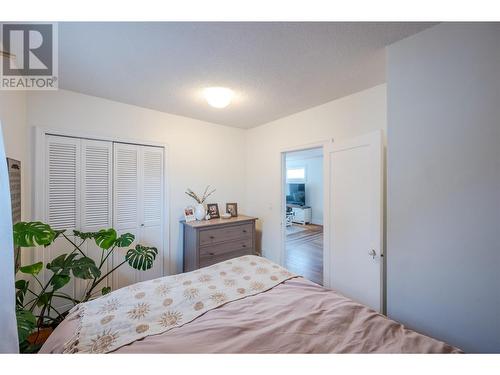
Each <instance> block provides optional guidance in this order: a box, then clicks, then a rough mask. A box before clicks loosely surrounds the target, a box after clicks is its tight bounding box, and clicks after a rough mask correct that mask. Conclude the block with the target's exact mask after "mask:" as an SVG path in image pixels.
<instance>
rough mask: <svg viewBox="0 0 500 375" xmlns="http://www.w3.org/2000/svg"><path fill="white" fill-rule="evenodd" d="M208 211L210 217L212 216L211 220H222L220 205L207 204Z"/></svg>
mask: <svg viewBox="0 0 500 375" xmlns="http://www.w3.org/2000/svg"><path fill="white" fill-rule="evenodd" d="M207 211H208V216H210V219H218V218H220V215H219V205H218V204H217V203H209V204H207Z"/></svg>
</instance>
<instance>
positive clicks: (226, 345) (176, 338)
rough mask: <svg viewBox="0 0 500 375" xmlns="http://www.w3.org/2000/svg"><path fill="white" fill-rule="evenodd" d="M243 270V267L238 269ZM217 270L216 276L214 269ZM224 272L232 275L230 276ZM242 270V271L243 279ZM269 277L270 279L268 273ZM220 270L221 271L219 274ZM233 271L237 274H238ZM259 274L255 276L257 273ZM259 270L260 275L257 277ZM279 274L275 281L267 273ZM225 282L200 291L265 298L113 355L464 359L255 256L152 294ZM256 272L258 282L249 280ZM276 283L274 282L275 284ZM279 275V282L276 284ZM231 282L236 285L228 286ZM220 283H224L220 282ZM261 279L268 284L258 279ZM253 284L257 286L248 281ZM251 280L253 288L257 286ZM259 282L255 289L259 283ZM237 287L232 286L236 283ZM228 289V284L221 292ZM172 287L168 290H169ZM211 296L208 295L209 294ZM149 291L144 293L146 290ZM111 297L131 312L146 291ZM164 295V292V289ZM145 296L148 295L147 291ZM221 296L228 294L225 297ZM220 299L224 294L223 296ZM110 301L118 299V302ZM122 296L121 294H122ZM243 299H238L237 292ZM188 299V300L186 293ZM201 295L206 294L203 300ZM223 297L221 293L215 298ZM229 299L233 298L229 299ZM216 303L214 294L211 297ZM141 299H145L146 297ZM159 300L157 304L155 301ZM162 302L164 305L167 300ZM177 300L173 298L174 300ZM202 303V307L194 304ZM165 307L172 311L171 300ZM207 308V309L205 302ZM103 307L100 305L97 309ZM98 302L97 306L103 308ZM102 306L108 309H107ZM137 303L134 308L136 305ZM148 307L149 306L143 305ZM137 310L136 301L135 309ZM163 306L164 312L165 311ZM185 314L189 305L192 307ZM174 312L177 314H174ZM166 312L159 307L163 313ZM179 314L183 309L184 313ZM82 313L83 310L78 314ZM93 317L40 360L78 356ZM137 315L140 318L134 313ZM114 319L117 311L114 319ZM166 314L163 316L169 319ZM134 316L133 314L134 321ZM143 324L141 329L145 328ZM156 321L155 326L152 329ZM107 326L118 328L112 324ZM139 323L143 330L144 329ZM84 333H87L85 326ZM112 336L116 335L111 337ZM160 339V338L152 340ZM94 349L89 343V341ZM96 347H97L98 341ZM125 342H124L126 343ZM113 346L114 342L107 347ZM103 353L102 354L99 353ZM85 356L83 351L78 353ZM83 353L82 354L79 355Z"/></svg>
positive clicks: (235, 302) (59, 336) (76, 317)
mask: <svg viewBox="0 0 500 375" xmlns="http://www.w3.org/2000/svg"><path fill="white" fill-rule="evenodd" d="M240 264H244V265H245V267H246V268H245V267H240V266H239V265H240ZM213 267H215V268H213ZM224 267H226V268H224ZM241 269H243V271H241ZM264 269H266V270H268V271H266V272H264V271H262V270H264ZM221 270H222V271H221ZM233 270H239V271H240V272H238V273H236V272H233ZM254 270H255V271H254ZM259 270H261V271H260V272H261V273H259ZM269 270H270V271H271V272H275V273H269V272H270V271H269ZM210 272H211V274H212V275H215V274H217V275H218V274H221V275H224V277H223V280H222V279H221V284H220V285H222V286H218V285H219V284H216V283H215V282H214V280H213V278H212V281H208V282H205V281H204V282H201V281H200V284H199V285H197V286H196V288H198V289H199V290H201V288H202V286H203V285H205V286H206V290H207V291H209V293H213V291H214V290H220V289H223V288H224V285H226V284H228V283H227V282H226V280H232V282H231V283H229V284H232V285H231V288H235V290H239V292H241V291H242V290H243V289H245V288H241V287H240V288H237V289H236V286H238V285H240V286H241V285H243V284H242V283H244V282H245V280H246V282H248V283H250V284H248V288H247V289H248V291H247V292H250V285H256V283H257V284H258V283H260V284H261V285H260V286H262V288H261V290H255V291H253V292H252V293H251V294H249V295H242V296H239V297H237V298H227V299H226V300H225V301H223V300H220V301H217V303H215V302H214V305H213V306H212V305H211V306H207V308H206V311H205V310H200V313H199V314H198V315H196V316H194V315H193V316H194V318H188V317H187V316H186V315H185V316H186V320H185V321H184V322H182V324H180V323H179V324H177V325H175V326H173V327H170V329H168V330H167V329H164V332H152V334H143V336H144V337H140V336H136V337H135V338H134V337H132V338H130V339H129V341H130V342H129V343H126V344H123V342H122V344H117V345H116V346H115V347H110V348H109V349H108V350H107V351H105V352H109V353H460V352H461V351H460V350H459V349H458V348H455V347H453V346H450V345H448V344H446V343H444V342H441V341H438V340H435V339H433V338H431V337H428V336H425V335H422V334H419V333H417V332H415V331H412V330H410V329H408V328H405V327H404V326H403V325H401V324H399V323H397V322H395V321H393V320H391V319H388V318H387V317H385V316H383V315H381V314H379V313H377V312H375V311H373V310H371V309H370V308H368V307H366V306H363V305H361V304H359V303H356V302H354V301H352V300H350V299H348V298H346V297H344V296H342V295H341V294H339V293H337V292H335V291H333V290H329V289H326V288H323V287H321V286H319V285H317V284H315V283H313V282H311V281H308V280H306V279H304V278H302V277H299V276H296V275H293V274H291V273H289V272H287V271H286V270H284V269H282V268H281V267H279V266H278V265H275V264H274V263H272V262H270V261H268V260H266V259H265V258H257V257H253V256H245V257H241V258H236V259H234V260H232V261H231V262H224V263H223V264H222V263H221V264H217V265H215V266H211V267H207V268H206V269H201V270H198V271H195V272H191V273H187V274H181V275H180V276H177V277H176V276H169V277H166V278H162V279H158V280H154V281H153V282H152V284H150V286H151V287H153V286H154V285H159V286H156V287H155V288H156V289H154V290H156V291H158V289H159V288H160V286H161V285H164V284H162V283H164V282H165V280H166V281H167V282H168V285H169V289H168V293H167V294H168V295H167V297H168V296H171V295H175V293H176V292H175V290H176V288H177V289H178V290H179V292H183V295H184V296H185V295H186V291H187V290H188V289H186V288H187V287H188V286H189V287H192V286H193V284H191V281H192V280H203V279H208V278H209V276H208V275H210ZM250 272H252V276H251V277H250V276H249V273H250ZM269 275H271V276H269ZM274 275H280V276H279V277H275V276H274ZM228 277H231V278H230V279H228ZM221 278H222V276H221ZM256 278H262V279H258V280H257V279H256ZM264 278H265V279H266V280H271V279H272V280H274V281H271V282H272V283H274V284H269V285H271V286H269V285H268V284H266V286H265V287H264V286H263V284H262V283H261V282H260V281H259V280H264ZM250 279H251V280H250ZM252 280H253V281H252ZM255 280H257V281H255ZM233 281H234V282H233ZM188 283H189V284H191V285H189V284H188ZM223 283H224V284H223ZM165 285H166V284H165ZM212 287H213V290H212V291H210V288H212ZM142 288H143V289H144V288H146V286H143V287H142ZM122 289H125V290H120V292H119V291H116V292H113V293H116V294H115V296H114V297H113V296H109V297H106V296H105V297H106V298H107V301H108V305H109V301H113V300H114V301H117V300H120V301H121V302H122V303H123V304H127V303H128V302H129V299H134V295H135V296H138V295H143V294H145V293H142V292H139V293H138V292H137V291H138V290H140V289H141V287H140V286H132V287H128V288H122ZM160 289H161V288H160ZM145 290H147V289H145ZM151 290H153V289H151ZM222 292H224V293H225V292H226V291H225V290H222ZM222 292H219V295H220V294H223V293H222ZM113 293H112V294H113ZM120 293H121V294H120ZM235 293H238V292H235ZM188 294H189V293H188ZM200 294H203V293H201V292H200ZM216 294H217V293H216ZM226 294H227V296H229V297H230V292H228V293H226ZM212 295H213V294H212ZM207 296H208V294H207ZM141 298H142V297H141ZM152 298H155V300H156V299H158V298H159V297H158V296H156V297H152ZM162 298H163V297H162ZM203 298H204V297H203V296H202V295H197V296H196V298H195V299H186V303H188V305H189V304H191V305H189V306H195V308H196V306H199V304H200V303H201V302H200V301H205V300H203ZM174 299H175V298H174ZM195 300H198V302H195ZM165 301H170V302H169V303H170V304H171V303H172V298H167V299H165ZM206 301H209V297H207V299H206ZM97 302H99V301H97ZM97 302H96V303H97ZM101 303H102V302H101ZM134 303H135V305H134ZM141 303H142V304H143V306H144V302H141ZM132 305H134V306H137V303H136V301H134V302H133V303H132V302H131V303H130V306H132ZM159 306H160V305H159ZM186 306H187V305H186ZM170 307H171V306H170ZM159 308H160V307H159ZM178 309H181V307H178ZM77 310H78V309H77ZM82 310H83V311H86V310H88V311H91V308H90V306H88V307H86V308H85V309H82V308H80V314H78V313H75V312H73V313H71V314H70V315H69V316H68V318H67V319H65V320H64V321H63V322H62V323H61V324H60V325H59V326H58V327H57V329H56V330H55V331H54V333H53V334H52V335H51V336H50V337H49V338H48V340H47V341H46V342H45V344H44V346H43V347H42V349H41V351H40V353H63V352H75V351H71V350H68V347H70V346H71V343H72V344H73V346H74V344H75V342H76V343H78V342H82V341H84V340H85V337H84V336H82V335H84V329H82V314H81V311H82ZM134 311H135V310H134ZM114 313H115V315H117V314H118V310H116V311H114ZM99 314H102V307H101V308H100V310H96V315H95V317H96V318H95V319H97V318H99V319H101V321H103V320H106V318H102V315H99ZM164 315H165V313H163V315H162V316H164ZM136 318H137V316H134V317H133V323H127V320H126V319H125V318H123V321H121V322H120V321H119V320H118V318H115V321H116V323H115V327H120V326H122V327H123V326H125V329H126V326H127V324H137V323H138V322H139V321H140V319H136ZM89 319H91V318H89ZM128 319H132V318H130V311H129V318H128ZM144 319H146V318H144V317H143V322H144ZM157 320H158V319H152V320H151V323H154V322H155V321H157ZM106 324H112V322H111V323H106ZM144 325H145V324H144V323H141V324H140V325H138V326H137V327H140V326H144ZM83 327H85V325H83ZM106 332H110V330H108V331H106ZM153 333H154V334H153ZM89 342H91V341H90V340H89ZM92 342H95V340H93V341H92ZM124 342H125V341H124ZM107 343H108V344H109V342H107ZM101 349H102V348H101ZM80 351H81V350H80ZM76 352H78V350H77V351H76Z"/></svg>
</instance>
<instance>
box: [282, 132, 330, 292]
mask: <svg viewBox="0 0 500 375" xmlns="http://www.w3.org/2000/svg"><path fill="white" fill-rule="evenodd" d="M332 143H333V138H331V139H328V140H323V141H318V142H313V143H307V144H302V145H296V146H290V147H284V148H282V149H281V150H280V168H281V173H280V178H281V180H280V184H281V193H280V194H281V195H280V224H281V235H280V265H281V266H283V267H284V266H285V259H286V258H285V257H286V225H285V216H286V154H287V153H289V152H294V151H304V150H310V149H313V148H322V149H323V286H325V287H329V285H330V269H329V268H328V267H326V265H327V264H329V261H330V247H329V246H330V241H329V238H330V226H329V223H330V213H329V210H327V209H325V207H329V205H330V194H329V193H328V192H329V190H328V189H329V182H330V167H329V163H328V162H327V161H328V160H327V159H328V152H329V149H330V145H331V144H332Z"/></svg>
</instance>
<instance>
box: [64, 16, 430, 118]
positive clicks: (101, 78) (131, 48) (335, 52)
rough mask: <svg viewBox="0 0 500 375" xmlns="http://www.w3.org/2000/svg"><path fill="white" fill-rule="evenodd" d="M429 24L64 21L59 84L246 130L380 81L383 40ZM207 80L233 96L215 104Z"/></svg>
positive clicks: (383, 53) (381, 79)
mask: <svg viewBox="0 0 500 375" xmlns="http://www.w3.org/2000/svg"><path fill="white" fill-rule="evenodd" d="M431 25H432V24H430V23H390V22H388V23H342V22H327V23H303V22H299V23H294V22H282V23H279V22H278V23H258V22H251V23H220V22H217V23H215V22H214V23H207V22H201V23H197V22H186V23H171V22H161V23H111V22H109V23H61V24H59V75H60V81H59V87H60V88H63V89H67V90H73V91H77V92H81V93H85V94H89V95H94V96H98V97H103V98H108V99H111V100H115V101H119V102H124V103H128V104H134V105H138V106H141V107H146V108H151V109H155V110H159V111H163V112H168V113H173V114H178V115H182V116H187V117H192V118H196V119H200V120H204V121H210V122H214V123H218V124H223V125H229V126H235V127H240V128H250V127H253V126H257V125H260V124H264V123H266V122H269V121H272V120H275V119H278V118H281V117H284V116H287V115H290V114H292V113H296V112H299V111H301V110H304V109H307V108H310V107H314V106H316V105H319V104H322V103H326V102H328V101H330V100H333V99H336V98H339V97H342V96H345V95H348V94H351V93H354V92H356V91H360V90H363V89H366V88H369V87H372V86H375V85H377V84H380V83H382V82H384V81H385V52H384V47H385V46H387V45H389V44H391V43H394V42H396V41H398V40H400V39H402V38H405V37H407V36H410V35H412V34H415V33H417V32H419V31H421V30H423V29H425V28H427V27H429V26H431ZM206 86H227V87H230V88H232V89H233V90H234V91H236V93H237V97H236V99H235V100H234V102H233V103H232V104H231V105H230V106H229V107H227V108H225V109H214V108H211V107H209V106H208V105H207V104H206V102H205V101H204V100H203V98H202V97H201V96H200V90H201V89H202V88H203V87H206Z"/></svg>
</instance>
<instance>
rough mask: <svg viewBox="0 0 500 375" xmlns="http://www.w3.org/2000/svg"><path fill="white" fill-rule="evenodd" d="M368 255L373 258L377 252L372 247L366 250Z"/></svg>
mask: <svg viewBox="0 0 500 375" xmlns="http://www.w3.org/2000/svg"><path fill="white" fill-rule="evenodd" d="M368 255H369V256H371V257H372V258H373V259H375V256H376V255H377V252H376V251H375V250H374V249H371V250H370V251H369V252H368Z"/></svg>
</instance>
